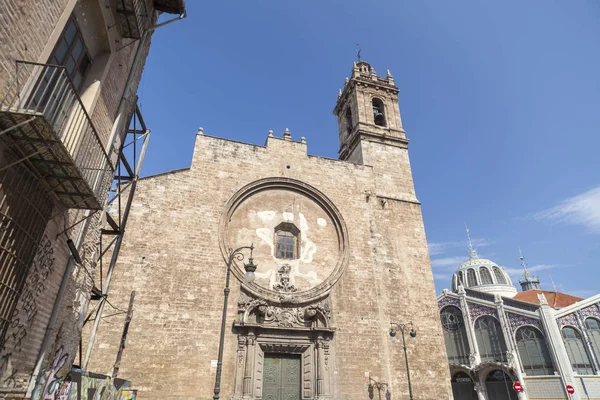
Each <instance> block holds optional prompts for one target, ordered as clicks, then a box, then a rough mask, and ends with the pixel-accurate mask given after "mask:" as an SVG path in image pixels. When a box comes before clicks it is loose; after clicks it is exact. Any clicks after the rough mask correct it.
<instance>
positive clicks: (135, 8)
mask: <svg viewBox="0 0 600 400" xmlns="http://www.w3.org/2000/svg"><path fill="white" fill-rule="evenodd" d="M116 11H117V18H118V19H119V24H120V25H121V32H122V34H123V37H125V38H131V39H139V38H140V37H141V36H142V32H143V31H144V28H145V27H146V22H147V19H148V12H147V10H146V0H116Z"/></svg>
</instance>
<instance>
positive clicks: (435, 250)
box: [427, 242, 447, 256]
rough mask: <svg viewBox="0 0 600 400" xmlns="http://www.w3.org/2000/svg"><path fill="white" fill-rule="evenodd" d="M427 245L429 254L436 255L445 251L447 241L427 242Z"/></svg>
mask: <svg viewBox="0 0 600 400" xmlns="http://www.w3.org/2000/svg"><path fill="white" fill-rule="evenodd" d="M427 247H429V255H430V256H436V255H438V254H443V253H444V252H445V251H446V247H447V243H444V242H441V243H427Z"/></svg>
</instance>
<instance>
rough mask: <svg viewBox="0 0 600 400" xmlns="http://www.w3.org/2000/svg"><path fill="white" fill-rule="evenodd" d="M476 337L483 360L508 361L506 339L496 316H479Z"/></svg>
mask: <svg viewBox="0 0 600 400" xmlns="http://www.w3.org/2000/svg"><path fill="white" fill-rule="evenodd" d="M475 338H476V339H477V346H478V347H479V353H480V354H481V361H482V362H494V361H506V341H505V340H504V335H503V334H502V328H501V327H500V323H499V322H498V320H497V319H496V318H494V317H492V316H490V315H484V316H483V317H479V318H478V319H477V321H475Z"/></svg>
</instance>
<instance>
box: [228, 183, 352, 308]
mask: <svg viewBox="0 0 600 400" xmlns="http://www.w3.org/2000/svg"><path fill="white" fill-rule="evenodd" d="M220 239H221V251H222V252H223V256H224V257H225V258H227V257H228V254H229V253H230V251H231V250H232V249H236V248H238V247H241V246H249V245H250V244H251V243H253V244H254V247H255V249H254V252H253V257H254V263H255V264H257V265H258V268H257V270H256V273H255V275H256V279H255V281H254V282H253V283H250V284H248V283H245V282H244V281H243V275H244V268H243V262H237V264H236V265H234V266H233V267H232V272H233V274H234V275H235V276H236V277H237V278H238V279H240V281H242V283H243V284H244V286H245V288H246V289H247V290H249V291H251V292H253V293H254V294H255V295H257V296H260V297H263V298H267V299H269V300H271V301H276V302H290V303H303V302H307V301H310V300H313V299H314V298H315V297H320V296H322V295H323V294H324V293H326V292H327V291H329V289H330V288H331V286H332V285H333V284H334V283H335V281H337V279H339V277H340V276H341V274H342V272H343V269H344V267H345V265H346V264H347V254H346V248H347V233H346V227H345V225H344V222H343V220H342V218H341V215H340V214H339V212H338V210H337V209H336V208H335V206H334V205H333V203H331V201H329V199H327V198H326V197H325V196H324V195H323V194H322V193H320V192H319V191H318V190H316V189H314V188H312V187H311V186H309V185H307V184H305V183H303V182H300V181H296V180H292V179H283V178H267V179H262V180H260V181H256V182H253V183H251V184H249V185H247V186H245V187H243V188H242V189H241V190H239V191H238V192H237V193H236V194H235V195H234V196H233V197H232V198H231V199H230V201H229V202H228V204H227V206H226V212H225V214H223V218H222V220H221V234H220ZM246 257H248V254H246ZM246 261H247V258H246V260H244V262H246Z"/></svg>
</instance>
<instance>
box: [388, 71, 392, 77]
mask: <svg viewBox="0 0 600 400" xmlns="http://www.w3.org/2000/svg"><path fill="white" fill-rule="evenodd" d="M387 77H388V78H391V77H392V73H391V72H390V70H389V69H388V70H387Z"/></svg>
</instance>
